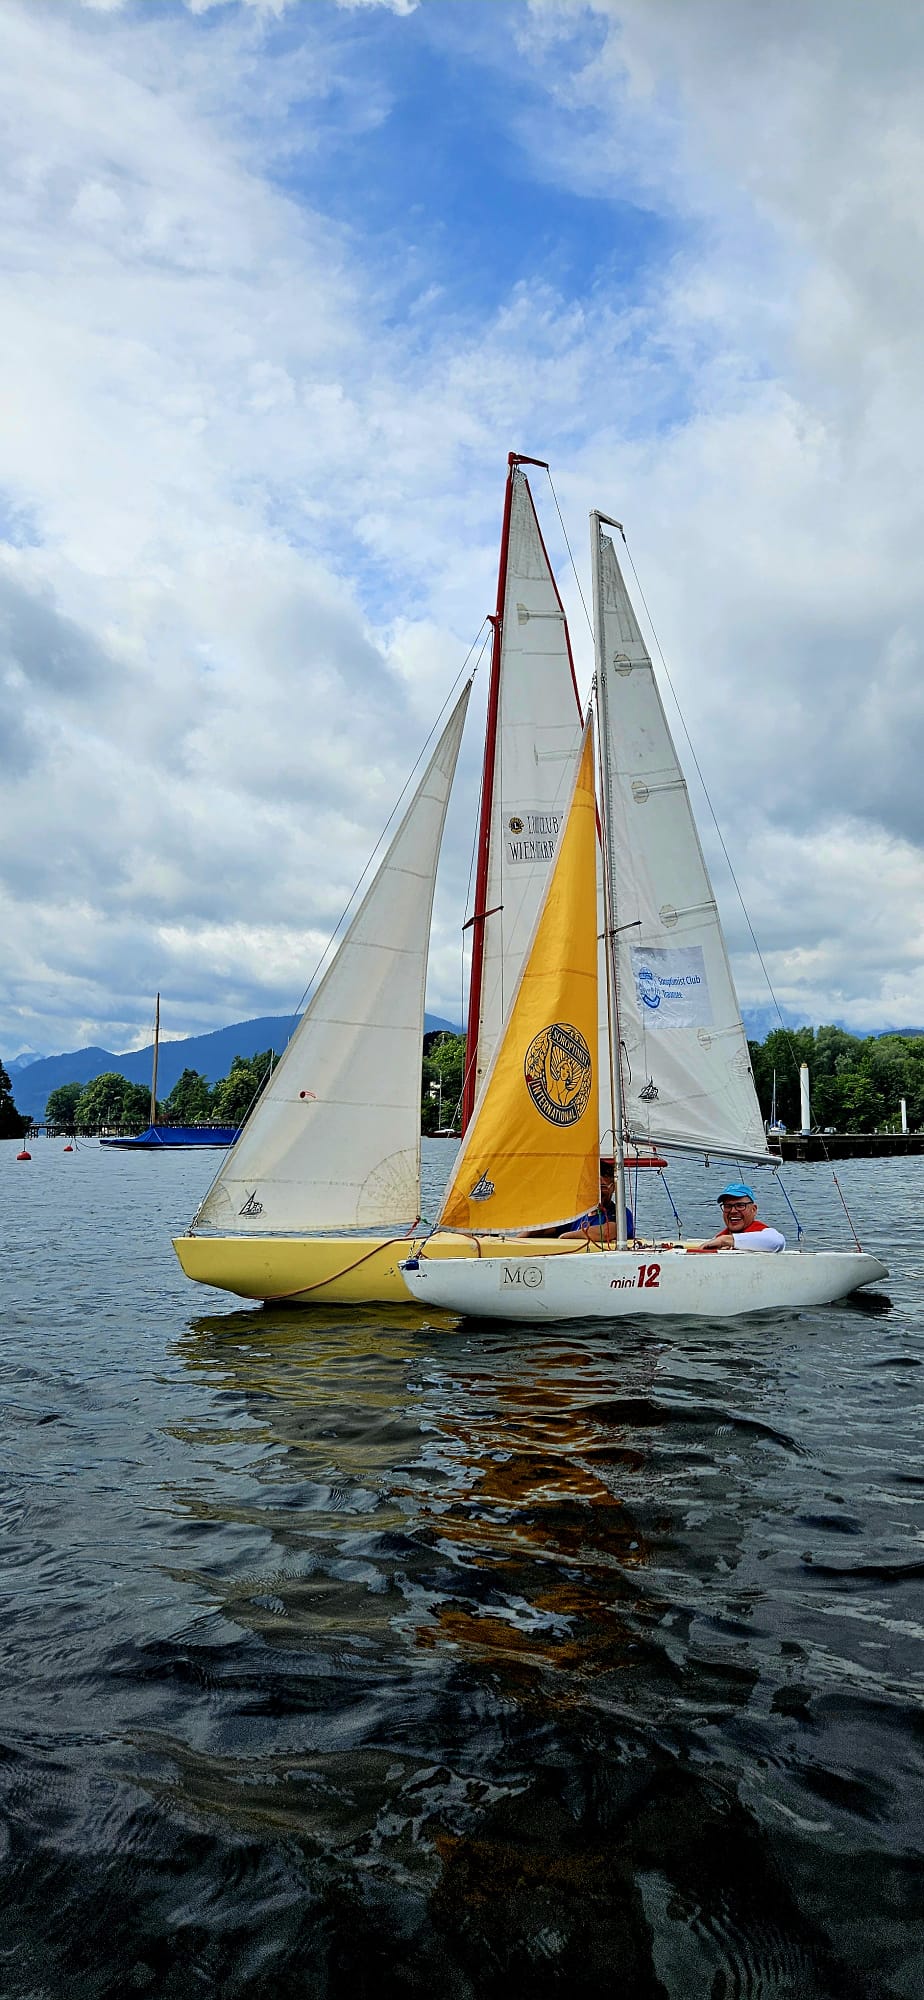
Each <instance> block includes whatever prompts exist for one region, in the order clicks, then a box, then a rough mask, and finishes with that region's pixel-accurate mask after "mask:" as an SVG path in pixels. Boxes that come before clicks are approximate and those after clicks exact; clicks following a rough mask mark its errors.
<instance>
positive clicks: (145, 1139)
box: [99, 1125, 240, 1152]
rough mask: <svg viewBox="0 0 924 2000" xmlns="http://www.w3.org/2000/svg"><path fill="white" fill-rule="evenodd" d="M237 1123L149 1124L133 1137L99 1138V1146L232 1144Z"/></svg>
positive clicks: (235, 1134) (151, 1150)
mask: <svg viewBox="0 0 924 2000" xmlns="http://www.w3.org/2000/svg"><path fill="white" fill-rule="evenodd" d="M239 1129H240V1128H239V1126H237V1125H149V1126H148V1129H147V1131H146V1132H139V1133H138V1135H137V1138H134V1139H101V1140H100V1142H99V1143H100V1145H101V1146H130V1147H132V1148H133V1149H134V1150H136V1151H137V1148H138V1147H139V1146H143V1147H144V1148H145V1149H146V1151H148V1152H153V1151H155V1149H158V1148H163V1147H165V1146H166V1147H170V1146H233V1144H234V1141H235V1139H236V1138H237V1135H238V1131H239Z"/></svg>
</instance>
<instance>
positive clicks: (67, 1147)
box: [64, 1146, 74, 1153]
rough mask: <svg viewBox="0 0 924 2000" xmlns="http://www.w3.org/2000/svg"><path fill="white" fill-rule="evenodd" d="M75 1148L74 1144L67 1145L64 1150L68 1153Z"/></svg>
mask: <svg viewBox="0 0 924 2000" xmlns="http://www.w3.org/2000/svg"><path fill="white" fill-rule="evenodd" d="M73 1150H74V1148H73V1146H65V1148H64V1151H65V1152H66V1153H72V1152H73Z"/></svg>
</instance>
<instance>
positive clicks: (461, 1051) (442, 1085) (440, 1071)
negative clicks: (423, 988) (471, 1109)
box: [420, 1028, 465, 1132]
mask: <svg viewBox="0 0 924 2000" xmlns="http://www.w3.org/2000/svg"><path fill="white" fill-rule="evenodd" d="M464 1074H465V1036H464V1035H450V1034H447V1032H446V1030H445V1029H442V1028H438V1029H436V1030H435V1031H433V1032H431V1033H430V1034H429V1035H425V1036H424V1059H423V1075H422V1079H421V1103H420V1129H421V1131H422V1132H436V1131H437V1130H438V1129H439V1128H440V1127H441V1126H446V1125H452V1126H453V1127H454V1129H455V1130H456V1131H458V1129H459V1104H460V1101H461V1097H462V1079H463V1076H464Z"/></svg>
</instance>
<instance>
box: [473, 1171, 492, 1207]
mask: <svg viewBox="0 0 924 2000" xmlns="http://www.w3.org/2000/svg"><path fill="white" fill-rule="evenodd" d="M493 1193H494V1182H493V1181H489V1179H488V1176H487V1174H482V1175H481V1177H480V1179H479V1180H477V1181H476V1182H475V1185H474V1187H473V1188H469V1191H468V1198H469V1201H490V1199H491V1196H492V1194H493Z"/></svg>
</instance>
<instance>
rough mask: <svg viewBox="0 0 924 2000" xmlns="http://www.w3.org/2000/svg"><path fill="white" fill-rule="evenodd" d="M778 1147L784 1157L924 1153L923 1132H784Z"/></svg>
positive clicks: (866, 1157)
mask: <svg viewBox="0 0 924 2000" xmlns="http://www.w3.org/2000/svg"><path fill="white" fill-rule="evenodd" d="M777 1148H779V1153H780V1158H781V1159H783V1160H884V1159H905V1158H906V1157H910V1156H911V1155H912V1154H918V1153H924V1132H782V1133H774V1136H773V1140H772V1143H771V1151H773V1152H776V1150H777Z"/></svg>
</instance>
